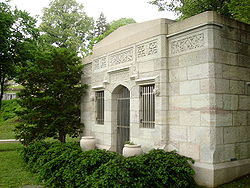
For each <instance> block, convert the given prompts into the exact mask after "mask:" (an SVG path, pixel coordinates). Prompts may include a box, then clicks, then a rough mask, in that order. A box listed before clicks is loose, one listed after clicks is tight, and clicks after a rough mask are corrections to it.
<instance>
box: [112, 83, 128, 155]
mask: <svg viewBox="0 0 250 188" xmlns="http://www.w3.org/2000/svg"><path fill="white" fill-rule="evenodd" d="M113 94H114V95H115V100H116V103H115V104H116V114H114V115H116V122H115V126H116V130H117V133H116V134H117V135H116V151H117V152H118V153H122V149H123V146H124V144H125V142H126V141H129V131H130V130H129V127H130V92H129V90H128V88H126V87H124V86H121V85H120V86H118V87H117V88H116V89H115V90H114V93H113Z"/></svg>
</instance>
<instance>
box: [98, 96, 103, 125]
mask: <svg viewBox="0 0 250 188" xmlns="http://www.w3.org/2000/svg"><path fill="white" fill-rule="evenodd" d="M96 123H97V124H104V91H97V92H96Z"/></svg>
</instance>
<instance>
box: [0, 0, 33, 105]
mask: <svg viewBox="0 0 250 188" xmlns="http://www.w3.org/2000/svg"><path fill="white" fill-rule="evenodd" d="M35 24H36V20H35V19H34V18H32V17H31V16H29V14H28V13H27V12H24V11H20V10H17V9H15V10H11V8H10V5H9V4H8V2H0V38H1V43H0V87H1V92H0V108H1V104H2V98H3V94H4V88H5V83H6V82H7V81H8V80H10V79H12V78H13V77H14V76H15V73H16V72H15V67H16V65H17V64H18V63H22V62H24V61H26V60H27V59H28V58H30V54H29V53H28V50H29V49H30V46H31V45H32V43H34V40H35V39H36V38H37V37H38V30H37V29H36V28H35Z"/></svg>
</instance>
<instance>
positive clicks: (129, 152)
mask: <svg viewBox="0 0 250 188" xmlns="http://www.w3.org/2000/svg"><path fill="white" fill-rule="evenodd" d="M142 153H143V151H142V149H141V145H136V144H134V145H131V144H125V145H124V148H123V150H122V155H123V156H124V157H131V156H136V155H140V154H142Z"/></svg>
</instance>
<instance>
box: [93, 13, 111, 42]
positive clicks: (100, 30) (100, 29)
mask: <svg viewBox="0 0 250 188" xmlns="http://www.w3.org/2000/svg"><path fill="white" fill-rule="evenodd" d="M108 28H109V24H108V23H107V21H106V17H105V16H104V14H103V13H101V14H100V16H99V18H98V19H97V20H96V22H95V30H94V36H95V37H98V36H100V35H102V34H104V33H105V32H106V31H107V30H108Z"/></svg>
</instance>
